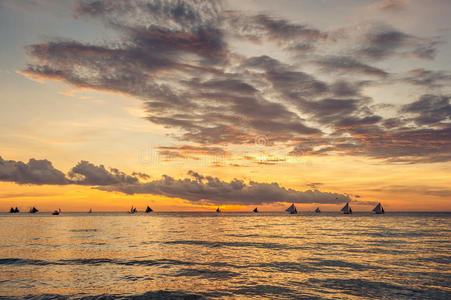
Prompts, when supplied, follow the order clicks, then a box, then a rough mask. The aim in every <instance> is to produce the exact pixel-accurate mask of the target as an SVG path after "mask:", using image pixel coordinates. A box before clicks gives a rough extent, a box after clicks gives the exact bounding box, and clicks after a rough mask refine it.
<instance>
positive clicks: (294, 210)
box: [285, 203, 298, 215]
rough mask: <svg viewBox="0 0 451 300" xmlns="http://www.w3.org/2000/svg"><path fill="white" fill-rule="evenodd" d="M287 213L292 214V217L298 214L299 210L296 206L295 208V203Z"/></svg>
mask: <svg viewBox="0 0 451 300" xmlns="http://www.w3.org/2000/svg"><path fill="white" fill-rule="evenodd" d="M285 211H287V212H289V213H290V214H292V215H294V214H297V213H298V210H297V209H296V206H294V203H293V204H291V206H290V207H288V208H287V209H286V210H285Z"/></svg>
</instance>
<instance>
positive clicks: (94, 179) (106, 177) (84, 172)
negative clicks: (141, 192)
mask: <svg viewBox="0 0 451 300" xmlns="http://www.w3.org/2000/svg"><path fill="white" fill-rule="evenodd" d="M69 176H70V177H71V179H72V182H73V183H75V184H83V185H113V184H118V183H137V182H138V178H137V177H134V176H130V175H127V174H125V173H123V172H121V171H119V170H118V169H115V168H111V169H110V171H108V170H107V169H105V167H104V166H103V165H100V166H96V165H94V164H92V163H90V162H88V161H85V160H82V161H81V162H79V163H78V164H77V165H76V166H75V167H73V168H72V170H70V171H69Z"/></svg>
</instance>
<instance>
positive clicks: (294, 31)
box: [226, 11, 328, 50]
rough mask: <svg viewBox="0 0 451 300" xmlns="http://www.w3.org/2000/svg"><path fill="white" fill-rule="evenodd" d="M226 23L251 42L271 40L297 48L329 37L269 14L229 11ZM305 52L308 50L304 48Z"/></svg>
mask: <svg viewBox="0 0 451 300" xmlns="http://www.w3.org/2000/svg"><path fill="white" fill-rule="evenodd" d="M226 22H227V23H228V24H229V27H228V29H229V30H231V31H232V32H233V33H234V34H235V35H237V36H239V37H242V38H245V39H247V40H251V41H261V40H270V41H274V42H277V43H282V44H290V45H291V46H290V47H295V48H296V46H298V47H299V45H301V44H304V45H305V44H311V43H314V42H316V41H318V40H325V39H327V37H328V34H327V32H323V31H321V30H319V29H316V28H313V27H311V26H308V25H302V24H296V23H292V22H289V21H287V20H285V19H280V18H275V17H273V16H270V15H267V14H258V15H246V14H242V13H237V12H230V11H229V12H228V13H227V19H226ZM299 40H301V41H303V42H299ZM301 47H302V46H301ZM303 50H307V49H306V48H305V47H304V49H303ZM308 50H310V49H308Z"/></svg>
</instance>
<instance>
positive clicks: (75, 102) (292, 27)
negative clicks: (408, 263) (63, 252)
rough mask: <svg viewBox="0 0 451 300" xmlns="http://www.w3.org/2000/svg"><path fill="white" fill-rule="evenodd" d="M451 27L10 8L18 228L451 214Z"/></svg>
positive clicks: (360, 11)
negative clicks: (196, 216)
mask: <svg viewBox="0 0 451 300" xmlns="http://www.w3.org/2000/svg"><path fill="white" fill-rule="evenodd" d="M149 3H150V4H151V5H148V4H149ZM450 13H451V5H450V3H449V2H448V1H439V0H437V1H434V5H428V4H426V3H425V2H424V1H415V0H411V1H407V0H406V1H400V0H383V1H376V0H374V1H357V0H355V1H351V0H344V1H340V2H333V3H331V2H326V1H313V0H312V1H307V0H306V1H280V2H279V1H277V2H274V1H258V2H255V1H221V2H216V1H205V2H204V1H200V2H196V1H185V2H180V3H177V2H176V1H163V2H154V1H144V0H143V1H136V2H133V3H131V2H127V1H117V2H108V1H99V2H97V3H95V4H94V3H93V2H90V1H78V0H73V1H64V2H54V1H46V0H42V1H21V0H18V1H12V0H5V1H2V2H0V20H1V21H0V22H1V23H0V38H1V40H2V51H1V52H0V76H1V79H2V80H1V81H0V88H1V91H2V93H1V98H0V99H1V100H0V157H1V158H0V210H1V211H7V210H8V209H9V208H10V207H11V206H19V207H20V208H22V209H23V210H28V208H29V207H31V206H33V205H34V206H37V207H39V208H40V209H41V210H44V211H51V210H54V209H56V208H61V209H62V210H64V211H86V210H88V209H89V208H92V209H93V210H95V211H124V210H127V209H129V207H130V206H131V205H135V206H138V208H139V209H144V207H145V206H146V205H151V206H152V207H153V208H154V209H156V210H159V211H181V210H212V209H214V208H216V207H217V206H220V207H222V208H223V209H224V210H230V211H233V210H246V211H247V210H250V209H252V208H254V207H255V206H258V207H259V208H260V210H267V211H274V210H282V209H284V208H285V207H286V206H287V205H289V204H290V203H296V205H298V207H299V208H300V210H308V211H311V210H313V209H314V208H316V207H317V206H320V207H321V208H323V210H330V211H334V210H338V209H339V208H340V207H341V206H342V205H343V203H345V202H348V201H350V202H351V205H352V206H353V207H355V209H354V210H357V211H359V210H361V211H365V210H370V209H371V208H372V207H373V206H374V205H375V204H376V203H377V202H381V203H383V205H384V207H385V208H386V210H387V211H451V189H450V186H451V172H450V167H451V163H450V161H451V154H450V153H451V122H450V121H451V105H450V97H451V96H450V95H451V93H450V86H451V70H450V69H451V66H450V61H449V58H448V53H450V52H451V46H450V44H449V41H450V40H451V29H450V28H451V26H450V25H451V24H450V21H449V14H450Z"/></svg>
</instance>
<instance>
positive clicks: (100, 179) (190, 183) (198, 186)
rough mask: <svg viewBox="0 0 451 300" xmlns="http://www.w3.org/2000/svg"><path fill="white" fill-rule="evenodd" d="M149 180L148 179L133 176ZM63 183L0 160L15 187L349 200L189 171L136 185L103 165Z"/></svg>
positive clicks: (37, 167) (52, 173)
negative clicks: (66, 186) (84, 187)
mask: <svg viewBox="0 0 451 300" xmlns="http://www.w3.org/2000/svg"><path fill="white" fill-rule="evenodd" d="M133 174H136V176H139V177H144V178H145V179H149V177H148V175H145V174H142V173H133ZM68 175H69V177H70V179H67V178H66V177H65V175H64V173H62V172H61V171H59V170H56V169H54V168H53V166H52V164H51V162H49V161H48V160H35V159H30V161H29V162H28V163H23V162H20V161H12V160H10V161H5V160H3V159H2V158H1V157H0V181H9V182H16V183H19V184H53V185H62V184H78V185H89V186H95V187H96V188H97V189H100V190H103V191H114V192H122V193H126V194H152V195H162V196H167V197H175V198H182V199H186V200H188V201H191V202H200V201H201V202H205V203H211V204H238V205H250V204H269V203H279V202H293V203H330V204H337V203H342V202H348V201H351V200H352V199H351V198H349V196H347V195H344V194H339V193H330V192H320V191H318V190H316V188H314V190H308V191H304V192H302V191H297V190H293V189H287V188H284V187H281V186H279V184H278V183H259V182H254V181H250V182H249V183H246V182H244V181H242V180H238V179H234V180H232V181H230V182H226V181H222V180H220V179H219V178H217V177H211V176H204V175H200V174H199V173H197V172H194V171H192V170H190V171H189V172H188V175H189V176H191V178H185V179H174V178H172V177H170V176H167V175H163V177H162V179H160V180H153V181H149V182H145V183H142V182H139V180H138V178H137V177H134V176H130V175H127V174H125V173H123V172H121V171H119V170H118V169H115V168H110V171H108V170H107V169H106V168H105V167H104V166H103V165H99V166H96V165H94V164H92V163H90V162H88V161H81V162H79V163H78V164H77V165H76V166H75V167H73V168H72V169H71V170H70V171H69V173H68Z"/></svg>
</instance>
